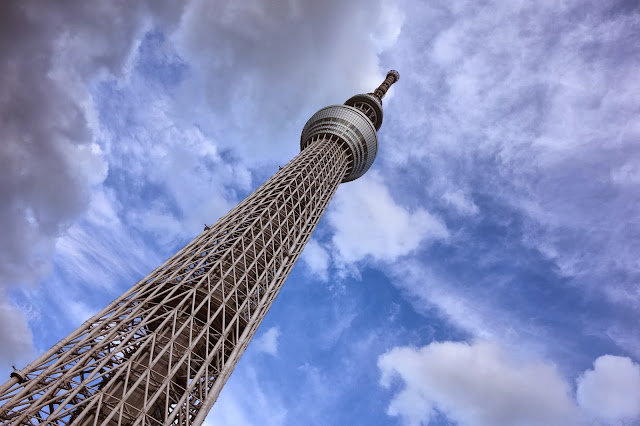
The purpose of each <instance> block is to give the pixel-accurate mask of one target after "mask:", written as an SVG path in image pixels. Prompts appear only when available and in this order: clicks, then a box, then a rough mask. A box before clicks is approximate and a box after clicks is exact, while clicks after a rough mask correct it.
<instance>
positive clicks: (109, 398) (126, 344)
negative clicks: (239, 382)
mask: <svg viewBox="0 0 640 426" xmlns="http://www.w3.org/2000/svg"><path fill="white" fill-rule="evenodd" d="M387 80H389V78H387ZM387 80H385V82H387ZM395 80H397V77H395ZM395 80H393V81H395ZM393 81H391V83H393ZM391 83H389V84H391ZM385 91H386V89H385ZM382 95H384V93H383V94H382ZM363 96H364V98H362V99H360V98H358V99H359V100H358V104H357V105H356V106H351V105H346V106H345V105H336V106H332V107H327V108H323V109H321V110H320V111H318V112H317V113H316V114H315V115H314V116H313V117H312V118H311V119H310V120H309V122H307V124H306V126H305V128H304V130H303V133H302V138H301V148H302V151H301V152H300V154H298V155H297V156H296V157H295V158H294V159H293V160H291V161H290V162H289V163H288V164H287V165H286V166H285V167H284V168H283V169H281V170H280V171H278V173H276V174H275V175H274V176H273V177H271V178H270V179H269V180H268V181H267V182H266V183H265V184H263V185H262V186H261V187H260V188H258V189H257V190H256V191H255V192H253V193H252V194H251V195H249V196H248V197H247V198H246V199H245V200H244V201H242V202H241V203H240V204H239V205H238V206H236V207H235V208H234V209H232V210H231V211H230V212H229V213H227V214H226V215H225V216H223V217H222V218H221V219H220V220H218V222H216V223H215V224H214V225H212V226H211V227H208V228H206V229H205V231H204V232H203V233H202V234H200V235H199V236H197V237H196V238H195V239H194V240H193V241H192V242H191V243H189V244H188V245H186V246H185V247H184V248H183V249H182V250H180V251H179V252H178V253H176V254H175V255H174V256H172V257H171V258H170V259H169V260H167V261H166V262H165V263H164V264H163V265H161V266H160V267H158V268H157V269H156V270H154V271H153V272H152V273H151V274H149V275H148V276H147V277H145V278H143V279H142V280H141V281H139V282H138V283H137V284H136V285H134V286H133V287H132V288H131V289H130V290H128V291H127V292H126V293H125V294H123V295H122V296H120V297H119V298H118V299H116V300H115V301H113V302H112V303H111V304H109V306H107V307H106V308H105V309H103V310H102V311H101V312H99V313H98V314H96V315H95V316H93V317H92V318H90V319H89V320H87V321H86V322H85V323H84V324H82V325H81V326H80V327H79V328H78V329H76V330H75V331H73V332H72V333H71V334H70V335H69V336H67V337H66V338H64V339H63V340H61V341H60V342H59V343H58V344H57V345H55V346H54V347H53V348H51V349H50V350H49V351H47V352H46V353H45V354H43V355H42V356H41V357H40V358H38V359H37V360H36V361H34V362H33V363H31V364H29V365H28V366H26V367H25V368H24V369H22V370H20V371H14V372H13V373H12V375H11V379H10V380H9V381H8V382H7V383H5V384H4V385H2V386H0V421H2V422H3V423H8V424H11V425H22V424H33V425H35V424H43V423H46V424H57V425H66V424H74V425H168V424H179V425H199V424H201V423H202V422H203V420H204V417H205V416H206V414H207V413H208V411H209V410H210V408H211V406H212V405H213V403H214V402H215V400H216V399H217V397H218V395H219V393H220V391H221V389H222V386H223V385H224V383H225V382H226V381H227V379H228V378H229V376H230V374H231V372H232V371H233V368H234V367H235V365H236V363H237V362H238V360H239V359H240V356H241V355H242V353H243V352H244V350H245V348H246V347H247V345H248V343H249V341H250V340H251V338H252V337H253V335H254V334H255V332H256V330H257V328H258V326H259V325H260V323H261V322H262V320H263V318H264V316H265V314H266V312H267V311H268V310H269V308H270V306H271V304H272V302H273V300H274V299H275V297H276V295H277V294H278V291H279V290H280V288H281V287H282V284H283V283H284V281H285V279H286V278H287V276H288V275H289V273H290V271H291V268H292V267H293V265H294V264H295V261H296V260H297V259H298V257H299V256H300V254H301V253H302V250H303V248H304V246H305V244H306V243H307V242H308V241H309V238H310V237H311V234H312V232H313V230H314V229H315V228H316V226H317V224H318V221H319V220H320V217H321V216H322V214H323V213H324V211H325V209H326V208H327V205H328V203H329V201H330V200H331V197H333V195H334V194H335V191H336V190H337V188H338V185H339V184H340V183H341V182H345V181H349V180H353V179H356V178H358V177H359V176H361V175H362V174H364V173H365V172H366V171H367V169H368V168H369V167H370V166H371V163H372V162H373V159H374V158H375V155H376V152H377V137H376V128H377V127H379V125H380V124H381V120H382V114H381V99H382V98H381V97H380V98H379V99H378V100H377V101H375V102H377V103H375V105H373V107H376V108H378V109H379V112H378V113H376V114H377V115H376V114H373V115H371V116H368V115H367V111H369V112H370V111H371V109H372V108H373V107H372V106H370V105H369V103H370V102H373V101H371V99H369V98H368V97H367V96H368V95H366V96H365V95H363ZM348 103H349V101H348ZM367 105H369V106H367ZM371 117H374V121H375V122H372V121H371V120H372V118H371ZM376 120H377V121H376ZM374 126H377V127H374Z"/></svg>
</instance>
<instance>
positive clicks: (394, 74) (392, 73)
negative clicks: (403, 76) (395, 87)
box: [387, 70, 400, 83]
mask: <svg viewBox="0 0 640 426" xmlns="http://www.w3.org/2000/svg"><path fill="white" fill-rule="evenodd" d="M389 76H392V77H393V78H394V79H395V81H394V83H395V82H396V81H398V80H400V73H399V72H398V71H396V70H390V71H389V72H388V73H387V77H389Z"/></svg>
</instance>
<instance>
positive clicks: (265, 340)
mask: <svg viewBox="0 0 640 426" xmlns="http://www.w3.org/2000/svg"><path fill="white" fill-rule="evenodd" d="M279 337H280V329H279V328H278V327H271V328H270V329H268V330H267V331H265V332H264V333H262V334H261V335H260V336H258V337H256V338H254V339H253V341H252V342H251V347H252V348H253V349H254V350H257V351H258V352H264V353H266V354H269V355H273V356H276V355H278V338H279Z"/></svg>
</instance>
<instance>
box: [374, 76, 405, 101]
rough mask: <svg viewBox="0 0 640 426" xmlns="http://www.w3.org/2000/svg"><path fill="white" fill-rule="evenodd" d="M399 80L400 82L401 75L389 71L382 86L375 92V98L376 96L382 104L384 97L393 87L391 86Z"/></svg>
mask: <svg viewBox="0 0 640 426" xmlns="http://www.w3.org/2000/svg"><path fill="white" fill-rule="evenodd" d="M398 80H400V73H399V72H398V71H396V70H391V71H389V72H388V73H387V77H386V78H385V79H384V81H383V82H382V84H380V86H378V88H377V89H376V90H374V91H373V96H375V97H376V98H378V99H379V100H380V102H382V98H384V95H385V94H386V93H387V90H389V87H391V85H392V84H393V83H395V82H396V81H398Z"/></svg>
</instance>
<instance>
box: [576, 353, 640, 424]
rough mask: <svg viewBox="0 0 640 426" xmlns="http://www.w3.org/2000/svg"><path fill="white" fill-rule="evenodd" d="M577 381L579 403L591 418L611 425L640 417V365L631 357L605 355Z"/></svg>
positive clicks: (626, 422) (632, 420)
mask: <svg viewBox="0 0 640 426" xmlns="http://www.w3.org/2000/svg"><path fill="white" fill-rule="evenodd" d="M577 382H578V390H577V399H578V403H579V404H580V407H581V408H582V409H583V410H584V411H585V412H586V413H587V414H588V415H590V416H591V417H593V418H595V419H597V420H600V421H603V422H604V423H605V424H607V425H614V424H619V425H623V424H631V422H633V423H634V424H635V422H637V421H639V420H640V365H638V364H636V363H635V362H633V361H632V360H631V359H629V358H627V357H620V356H613V355H604V356H601V357H599V358H598V359H596V360H595V362H594V363H593V370H587V371H585V373H584V374H583V375H582V376H580V377H579V378H578V381H577ZM634 421H635V422H634Z"/></svg>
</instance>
